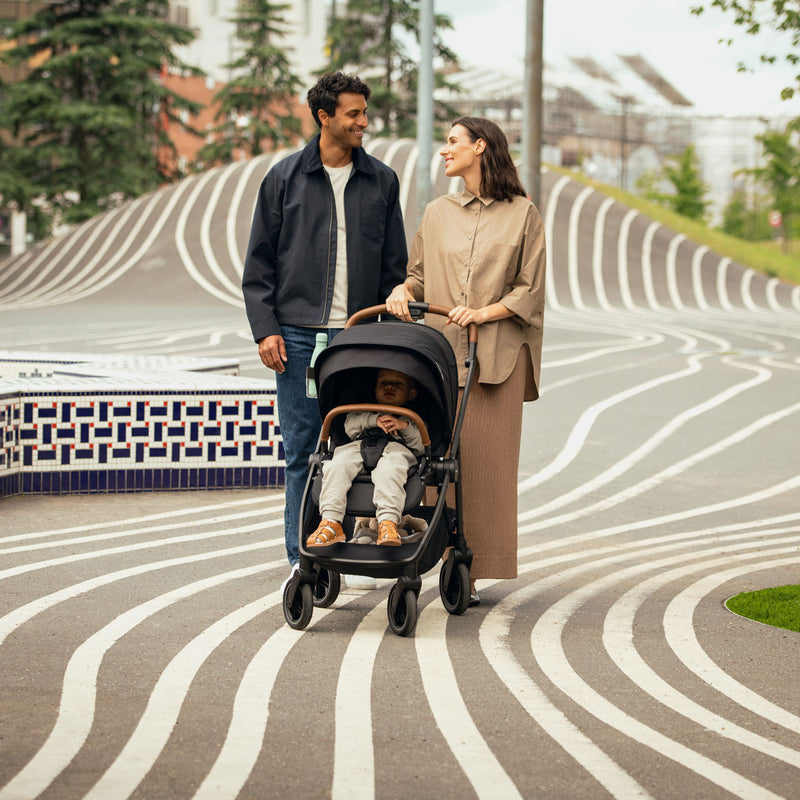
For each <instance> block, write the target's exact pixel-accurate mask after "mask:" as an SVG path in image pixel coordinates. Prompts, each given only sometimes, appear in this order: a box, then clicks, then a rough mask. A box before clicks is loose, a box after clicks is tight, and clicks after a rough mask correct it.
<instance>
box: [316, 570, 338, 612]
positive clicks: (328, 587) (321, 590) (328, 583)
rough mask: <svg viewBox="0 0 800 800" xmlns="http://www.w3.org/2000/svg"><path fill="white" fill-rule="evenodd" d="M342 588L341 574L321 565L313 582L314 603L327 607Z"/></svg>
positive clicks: (320, 606)
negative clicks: (315, 580)
mask: <svg viewBox="0 0 800 800" xmlns="http://www.w3.org/2000/svg"><path fill="white" fill-rule="evenodd" d="M341 589H342V576H341V575H340V574H339V573H338V572H334V571H333V570H331V569H326V568H325V567H322V568H321V569H320V571H319V574H318V575H317V582H316V583H315V584H314V605H315V606H316V607H317V608H328V606H332V605H333V604H334V603H335V602H336V598H337V597H338V596H339V592H340V591H341Z"/></svg>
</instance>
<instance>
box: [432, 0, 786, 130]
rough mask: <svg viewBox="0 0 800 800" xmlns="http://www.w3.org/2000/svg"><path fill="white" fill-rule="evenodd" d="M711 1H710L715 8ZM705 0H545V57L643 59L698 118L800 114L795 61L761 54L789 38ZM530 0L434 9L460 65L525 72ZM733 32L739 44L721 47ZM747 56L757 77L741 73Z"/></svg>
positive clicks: (444, 2) (459, 1) (441, 2)
mask: <svg viewBox="0 0 800 800" xmlns="http://www.w3.org/2000/svg"><path fill="white" fill-rule="evenodd" d="M709 1H710V0H706V5H707V6H708V5H709ZM698 3H699V0H599V1H598V0H544V17H545V19H544V56H545V61H546V62H548V61H549V62H554V63H564V62H565V61H566V59H567V57H569V56H591V57H593V58H594V59H595V60H596V61H598V62H599V63H601V64H602V65H603V66H605V67H606V68H607V69H609V71H611V72H612V73H613V71H614V70H615V69H617V68H619V66H620V65H621V62H620V61H619V59H618V58H617V55H618V54H619V55H641V56H643V57H644V58H645V59H646V60H647V61H649V62H650V63H651V64H652V65H653V66H654V67H655V68H656V69H657V70H658V71H659V72H660V73H661V74H662V75H663V76H664V77H665V78H666V79H667V80H668V81H669V82H670V83H672V84H673V86H675V88H676V89H678V91H680V92H681V94H683V95H684V96H685V97H686V98H687V99H689V100H690V101H692V103H694V106H695V108H696V109H697V111H698V112H699V113H701V114H732V115H734V114H746V115H751V114H759V115H760V114H778V115H786V116H797V115H798V114H800V99H798V98H795V99H794V100H789V101H782V100H781V99H780V91H781V89H782V88H783V87H784V86H786V85H791V84H792V83H793V81H792V76H793V74H794V72H796V71H800V67H798V68H797V69H796V70H792V69H791V68H790V67H788V66H785V65H781V66H769V65H761V64H759V61H758V57H759V55H760V54H761V53H762V52H771V53H775V54H778V55H781V56H782V55H783V54H784V53H786V52H788V51H789V50H790V41H789V38H788V37H787V36H786V35H785V34H777V33H773V32H770V31H763V32H762V33H760V34H759V35H758V36H748V35H747V34H746V33H744V32H743V30H742V29H741V28H737V27H736V26H735V25H734V24H733V22H732V19H733V17H732V16H731V15H729V14H723V13H722V12H721V11H719V10H718V9H710V8H709V9H707V10H706V12H705V14H703V15H702V16H700V17H697V16H695V15H693V14H691V13H690V8H691V7H692V6H694V5H698ZM525 7H526V1H525V0H434V9H435V11H436V13H443V14H447V15H449V16H450V18H451V20H452V21H453V25H454V30H453V31H449V32H447V33H446V34H445V40H446V41H447V43H448V44H449V45H450V47H451V48H452V49H453V50H455V51H456V53H458V55H459V57H460V59H461V61H462V63H463V64H465V65H467V64H469V65H476V66H493V67H495V68H497V69H502V70H504V71H513V72H518V73H519V74H521V73H522V70H523V65H524V56H525ZM723 37H724V38H729V37H734V39H735V41H734V44H733V46H731V47H727V46H725V45H722V44H719V43H718V41H719V39H720V38H723ZM740 61H746V62H747V63H748V64H749V65H750V66H751V67H752V68H753V69H754V74H743V73H738V72H737V69H736V68H737V64H738V63H739V62H740Z"/></svg>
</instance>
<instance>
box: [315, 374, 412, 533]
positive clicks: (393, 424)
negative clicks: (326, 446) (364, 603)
mask: <svg viewBox="0 0 800 800" xmlns="http://www.w3.org/2000/svg"><path fill="white" fill-rule="evenodd" d="M416 396H417V389H416V386H415V385H414V381H413V379H412V378H410V377H409V376H408V375H405V374H404V373H402V372H398V371H397V370H392V369H379V370H378V373H377V378H376V383H375V401H376V402H377V403H379V404H381V405H384V406H407V405H409V404H410V403H412V402H413V401H414V398H415V397H416ZM344 432H345V434H346V436H347V437H348V438H349V439H350V440H351V441H350V442H348V443H346V444H341V445H339V446H338V447H337V448H336V449H335V450H334V452H333V458H332V459H331V460H330V461H326V462H325V464H324V466H323V468H322V485H321V489H320V494H319V510H320V514H321V515H322V520H321V522H320V523H319V525H318V527H317V529H316V530H315V531H314V532H313V533H312V534H311V536H309V537H308V540H307V542H306V546H307V547H324V546H326V545H330V544H336V543H337V542H344V541H346V536H345V532H344V528H343V527H342V522H343V521H344V516H345V511H346V506H347V492H348V491H349V489H350V487H351V486H352V484H353V479H354V478H355V477H356V475H358V474H359V473H360V472H362V471H365V472H368V473H369V474H370V477H371V478H372V483H373V486H374V492H373V502H374V504H375V517H376V518H377V520H378V540H377V544H379V545H389V546H399V545H400V543H401V541H400V534H399V533H398V532H397V525H398V523H399V521H400V517H401V515H402V513H403V505H404V503H405V499H406V493H405V484H406V479H407V477H408V471H409V469H413V468H414V467H415V466H416V464H417V457H418V456H421V455H422V454H423V453H424V452H425V449H424V447H423V445H422V437H421V435H420V432H419V429H418V428H417V426H416V425H415V424H414V422H413V421H412V420H410V419H409V418H408V417H405V416H398V415H395V414H389V413H382V412H375V411H351V412H350V413H349V414H347V416H346V417H345V421H344Z"/></svg>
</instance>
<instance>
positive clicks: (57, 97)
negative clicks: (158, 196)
mask: <svg viewBox="0 0 800 800" xmlns="http://www.w3.org/2000/svg"><path fill="white" fill-rule="evenodd" d="M168 12H169V2H168V0H64V2H61V3H53V4H47V5H45V6H44V7H43V8H42V9H41V10H40V11H38V12H37V13H36V14H34V15H32V16H30V17H28V18H26V19H23V20H21V21H19V22H18V23H16V24H15V26H14V27H13V29H12V32H11V35H10V37H9V38H10V40H11V41H12V46H11V47H10V48H8V49H6V50H5V51H4V52H3V53H2V54H0V57H1V58H2V60H3V61H4V62H5V63H7V64H9V65H12V66H20V65H21V66H27V67H28V68H29V72H28V75H27V77H25V78H24V79H22V80H20V81H19V82H16V83H12V84H9V85H8V86H6V87H5V93H4V96H3V100H2V106H0V128H2V130H3V131H5V132H6V135H7V136H9V137H10V141H12V142H13V150H14V162H15V163H14V167H15V171H16V172H17V173H18V181H19V184H20V192H19V194H18V199H19V200H20V201H21V205H23V206H26V207H30V205H31V204H32V203H33V202H34V201H36V202H37V203H38V204H39V205H40V206H41V205H42V203H43V202H44V205H46V206H49V207H52V209H53V211H54V213H56V214H60V215H62V216H63V218H64V219H65V220H66V221H79V220H82V219H86V218H88V217H90V216H92V215H93V214H95V213H97V212H98V211H99V210H101V209H103V208H105V207H108V205H109V204H110V203H111V202H113V201H112V199H111V198H117V199H119V198H125V197H135V196H137V195H139V194H142V193H143V192H145V191H148V190H150V189H152V188H155V187H156V186H157V185H158V184H159V183H162V182H163V181H164V180H170V179H171V178H172V177H173V172H172V167H171V164H172V163H173V159H169V160H159V156H160V155H163V154H164V153H168V154H170V155H172V156H174V152H175V151H174V147H173V146H172V144H171V142H170V140H169V138H168V137H167V133H166V127H167V124H168V122H169V121H170V120H176V119H177V117H178V115H179V113H180V111H181V109H184V108H185V109H188V110H190V111H193V112H196V111H197V110H198V107H197V105H196V104H194V103H190V102H188V101H186V100H184V99H183V98H181V97H180V96H179V95H177V94H176V93H174V92H171V91H169V90H167V89H166V88H165V87H164V86H163V85H162V83H161V81H160V80H159V75H160V73H161V71H162V70H164V69H166V68H168V67H174V68H177V69H181V70H188V71H190V72H192V73H194V74H202V73H200V71H199V70H196V69H192V68H190V67H187V65H185V64H183V63H181V62H180V61H179V60H178V59H177V58H176V57H175V56H174V55H173V52H172V48H173V46H174V45H183V44H188V43H189V42H191V41H192V39H193V38H194V34H193V33H192V32H191V31H189V30H188V29H187V28H184V27H181V26H178V25H174V24H172V23H171V22H169V19H168Z"/></svg>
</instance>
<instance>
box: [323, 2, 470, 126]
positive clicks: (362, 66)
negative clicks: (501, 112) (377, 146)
mask: <svg viewBox="0 0 800 800" xmlns="http://www.w3.org/2000/svg"><path fill="white" fill-rule="evenodd" d="M447 28H452V23H451V21H450V18H449V17H448V16H446V15H444V14H437V15H435V18H434V31H440V30H443V29H447ZM410 40H416V41H417V42H419V0H349V2H348V3H347V6H346V8H345V11H344V13H343V14H341V15H339V16H332V17H331V20H330V23H329V26H328V56H329V62H328V64H327V65H326V67H325V69H324V70H323V71H324V72H328V71H334V70H343V71H345V72H349V71H357V72H359V74H360V75H361V77H362V78H365V79H366V80H368V81H369V84H370V88H371V89H372V96H371V97H370V99H369V105H370V109H371V112H370V113H371V116H373V117H375V119H376V120H377V121H378V125H377V128H378V133H379V134H380V135H382V136H413V135H414V134H415V132H416V110H417V86H418V70H417V61H416V58H415V57H413V56H412V54H411V53H410V52H409V49H408V43H409V41H410ZM434 57H435V58H438V59H439V60H440V61H441V62H442V64H443V65H446V64H453V63H455V62H456V61H457V58H456V55H455V53H454V52H453V51H452V50H450V49H449V48H448V47H447V46H446V45H445V44H444V43H443V42H442V40H441V38H440V37H439V36H438V35H437V33H434ZM436 81H437V86H444V85H446V82H445V79H444V77H443V76H442V75H441V74H438V75H437V76H436ZM434 113H435V115H436V118H437V119H438V120H440V121H446V120H449V119H452V117H453V116H454V112H453V110H452V109H451V108H448V107H446V106H442V105H441V104H437V106H436V108H435V112H434Z"/></svg>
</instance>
